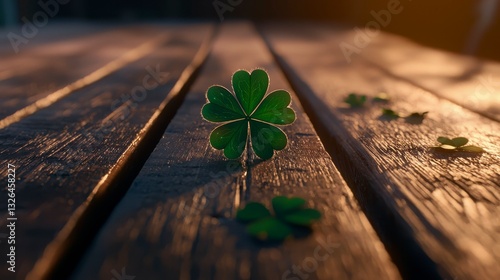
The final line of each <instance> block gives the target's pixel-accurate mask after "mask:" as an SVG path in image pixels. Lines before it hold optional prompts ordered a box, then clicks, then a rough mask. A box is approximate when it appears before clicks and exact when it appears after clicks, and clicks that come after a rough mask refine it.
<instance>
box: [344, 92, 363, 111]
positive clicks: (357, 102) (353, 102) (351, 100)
mask: <svg viewBox="0 0 500 280" xmlns="http://www.w3.org/2000/svg"><path fill="white" fill-rule="evenodd" d="M344 102H345V103H347V104H349V105H350V106H351V108H357V107H361V106H363V104H365V102H366V95H358V94H355V93H351V94H349V95H348V96H347V97H346V98H345V99H344Z"/></svg>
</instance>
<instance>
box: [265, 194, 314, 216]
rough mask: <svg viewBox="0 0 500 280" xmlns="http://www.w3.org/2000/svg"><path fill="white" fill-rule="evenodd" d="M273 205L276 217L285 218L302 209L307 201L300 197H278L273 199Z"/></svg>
mask: <svg viewBox="0 0 500 280" xmlns="http://www.w3.org/2000/svg"><path fill="white" fill-rule="evenodd" d="M272 204H273V209H274V212H275V213H276V215H278V216H285V215H286V214H288V213H290V212H292V211H294V210H298V209H300V208H302V207H303V206H304V205H305V204H306V201H305V200H304V199H302V198H300V197H291V198H288V197H285V196H277V197H275V198H273V201H272Z"/></svg>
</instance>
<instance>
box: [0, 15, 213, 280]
mask: <svg viewBox="0 0 500 280" xmlns="http://www.w3.org/2000/svg"><path fill="white" fill-rule="evenodd" d="M211 30H212V28H211V27H210V26H209V25H205V24H193V25H184V26H175V27H171V28H169V27H166V28H165V29H164V30H163V31H161V30H160V32H163V33H167V34H168V37H169V39H168V40H166V41H165V42H164V43H162V44H161V45H159V46H157V47H156V48H154V49H153V50H152V51H151V52H150V53H149V54H145V56H144V57H143V58H140V59H138V60H137V61H135V62H132V63H130V64H128V65H125V66H123V67H121V68H120V70H118V71H116V72H114V73H112V74H111V75H109V76H107V77H106V78H104V79H102V80H100V81H98V82H95V83H93V84H91V85H89V86H88V87H85V88H83V89H81V90H78V91H76V92H73V94H71V95H69V96H67V97H66V98H64V99H62V100H60V101H59V102H56V103H54V104H53V105H52V106H50V107H48V108H45V109H41V110H39V111H37V112H36V113H34V114H33V115H30V116H28V117H26V118H25V119H22V120H20V121H19V122H16V123H14V124H12V125H10V126H8V127H6V128H4V129H2V130H1V133H0V139H1V140H0V143H1V144H0V147H1V160H0V164H1V165H2V166H7V163H11V164H14V165H15V166H16V167H17V169H16V172H17V177H18V182H17V188H16V198H17V200H16V202H17V210H16V215H17V217H18V220H19V223H18V227H17V229H16V232H17V236H16V237H17V244H18V245H17V247H16V250H17V255H18V256H19V258H18V263H17V267H16V269H17V271H18V272H17V273H16V274H15V279H25V277H26V274H27V273H28V272H29V271H30V270H31V269H32V268H33V264H34V263H35V261H36V260H37V259H38V258H40V257H41V256H42V253H43V252H44V249H45V248H46V246H47V245H48V244H49V243H50V242H51V241H52V240H53V239H54V238H55V237H56V235H57V234H58V232H59V231H60V230H61V229H62V228H63V226H65V225H66V227H65V229H66V228H68V227H71V225H72V224H73V223H74V220H77V219H78V218H79V217H80V215H81V214H82V213H84V212H85V210H86V206H87V205H88V204H90V203H92V201H91V200H92V199H93V195H95V193H96V192H97V191H102V190H101V189H102V188H103V187H102V186H101V185H102V184H101V185H98V186H97V187H96V185H97V184H98V183H99V182H100V183H102V182H106V179H107V178H108V175H109V174H108V172H110V170H111V169H112V168H113V167H114V166H116V165H119V164H120V159H121V157H122V156H123V155H124V154H126V153H129V152H130V151H131V150H134V149H135V148H136V147H137V146H138V145H140V144H139V142H140V141H141V137H142V136H144V134H145V132H144V131H143V129H145V128H149V127H151V126H152V121H154V120H156V119H155V116H158V115H159V114H160V112H159V111H160V109H161V108H160V104H163V103H162V102H165V100H167V99H168V97H167V99H165V98H166V96H167V94H169V92H170V94H172V93H176V92H179V91H180V90H181V89H182V88H183V86H184V84H185V83H186V79H187V77H185V76H186V75H190V74H192V72H193V69H195V68H196V67H198V66H199V65H200V61H194V57H195V54H197V53H198V52H199V50H200V49H201V48H202V43H204V44H205V45H206V44H207V42H208V39H209V37H210V34H211ZM144 32H146V33H147V31H144ZM204 48H205V49H206V47H204ZM108 50H111V49H108ZM205 52H206V51H205ZM73 70H74V69H67V71H73ZM181 74H182V75H183V76H181ZM148 76H149V77H150V78H146V77H148ZM136 87H143V89H144V92H145V94H144V92H141V89H136ZM163 105H165V104H163ZM163 107H164V106H163ZM149 145H153V147H154V143H150V144H149ZM153 147H151V150H152V149H153ZM147 155H148V153H145V154H144V155H143V156H144V157H147ZM144 160H145V159H144ZM2 172H3V171H2ZM99 187H101V189H99ZM98 194H99V193H98ZM1 199H2V201H4V200H5V201H7V196H6V192H5V191H2V192H1ZM100 199H102V197H100ZM89 201H90V202H89ZM6 206H7V205H6V204H2V206H0V207H1V209H2V211H1V213H2V214H1V220H2V222H1V227H2V228H5V221H6V215H7V214H6V211H4V210H6ZM77 209H78V210H77ZM76 210H77V211H76ZM75 211H76V212H75ZM74 213H76V214H74ZM96 219H97V220H96V221H98V220H99V217H96ZM87 231H90V229H87V228H86V229H85V230H84V231H82V232H81V234H82V236H85V234H87ZM84 240H85V239H84V238H83V237H82V238H81V240H78V239H77V240H76V242H85V241H84ZM57 249H58V248H57V244H55V245H54V246H52V247H51V250H46V251H45V253H44V256H43V258H42V259H41V261H40V262H41V263H42V265H41V266H42V267H43V268H45V269H46V268H47V265H50V264H51V263H50V261H51V260H52V258H53V254H54V253H53V252H54V251H57ZM5 258H6V257H5V254H3V255H2V263H3V265H2V267H4V266H5V263H6V262H5ZM10 277H12V274H11V273H10V272H8V271H7V269H2V270H1V271H0V279H12V278H10ZM31 279H39V278H38V277H37V276H36V275H35V276H33V277H32V278H31ZM57 279H61V278H57Z"/></svg>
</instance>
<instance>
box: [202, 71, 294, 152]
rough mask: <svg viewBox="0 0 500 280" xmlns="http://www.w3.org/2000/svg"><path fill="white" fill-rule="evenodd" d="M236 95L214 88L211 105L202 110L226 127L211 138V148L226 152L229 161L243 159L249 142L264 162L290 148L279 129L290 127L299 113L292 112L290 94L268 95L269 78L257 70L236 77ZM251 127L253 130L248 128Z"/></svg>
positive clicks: (219, 128) (209, 90)
mask: <svg viewBox="0 0 500 280" xmlns="http://www.w3.org/2000/svg"><path fill="white" fill-rule="evenodd" d="M232 86H233V90H234V93H235V94H234V95H233V94H232V93H231V92H229V90H227V89H226V88H224V87H222V86H219V85H214V86H212V87H210V88H209V89H208V91H207V100H208V102H207V104H205V105H204V106H203V108H202V110H201V114H202V116H203V118H205V119H206V120H207V121H210V122H215V123H222V125H220V126H218V127H216V128H215V129H214V130H213V131H212V133H211V134H210V144H211V145H212V147H214V148H215V149H217V150H224V155H225V156H226V157H227V158H229V159H236V158H239V157H240V156H241V154H242V153H243V151H244V150H245V148H246V146H247V142H248V138H249V136H248V132H250V140H251V147H252V149H253V151H254V152H255V154H256V155H257V156H258V157H260V158H261V159H270V158H271V157H272V156H273V155H274V151H275V150H277V151H278V150H283V149H284V148H285V147H286V145H287V142H288V140H287V137H286V135H285V133H284V132H283V131H282V130H281V129H280V128H278V127H276V126H275V125H289V124H291V123H293V122H294V121H295V112H294V111H293V110H292V109H291V108H289V105H290V103H291V97H290V94H289V93H288V92H287V91H285V90H276V91H273V92H271V93H270V94H268V95H266V92H267V89H268V87H269V76H268V74H267V72H266V71H264V70H262V69H256V70H254V71H252V73H249V72H247V71H245V70H239V71H237V72H235V73H234V74H233V76H232ZM249 126H250V129H248V127H249Z"/></svg>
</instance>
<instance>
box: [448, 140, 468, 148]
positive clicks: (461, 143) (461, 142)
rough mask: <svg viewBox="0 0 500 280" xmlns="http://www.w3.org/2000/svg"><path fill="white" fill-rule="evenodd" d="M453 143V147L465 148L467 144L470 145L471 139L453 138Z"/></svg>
mask: <svg viewBox="0 0 500 280" xmlns="http://www.w3.org/2000/svg"><path fill="white" fill-rule="evenodd" d="M451 142H452V143H453V144H451V145H452V146H455V147H457V148H458V147H461V146H464V145H465V144H467V143H469V139H467V138H465V137H456V138H453V139H451Z"/></svg>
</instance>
